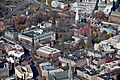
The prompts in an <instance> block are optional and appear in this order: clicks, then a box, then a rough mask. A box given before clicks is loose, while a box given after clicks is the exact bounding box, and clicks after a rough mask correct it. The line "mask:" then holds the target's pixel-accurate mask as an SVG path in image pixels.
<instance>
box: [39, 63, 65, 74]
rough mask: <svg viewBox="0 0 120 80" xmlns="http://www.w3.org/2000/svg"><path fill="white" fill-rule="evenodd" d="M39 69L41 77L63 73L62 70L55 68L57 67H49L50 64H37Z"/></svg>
mask: <svg viewBox="0 0 120 80" xmlns="http://www.w3.org/2000/svg"><path fill="white" fill-rule="evenodd" d="M39 68H40V70H41V74H42V76H48V75H50V74H54V73H55V72H62V71H63V69H60V68H57V67H55V66H53V65H51V63H49V62H47V63H41V64H39Z"/></svg>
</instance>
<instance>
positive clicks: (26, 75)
mask: <svg viewBox="0 0 120 80" xmlns="http://www.w3.org/2000/svg"><path fill="white" fill-rule="evenodd" d="M15 75H16V76H17V77H18V78H20V79H32V78H33V72H32V69H31V67H30V65H26V66H20V65H18V66H17V67H15Z"/></svg>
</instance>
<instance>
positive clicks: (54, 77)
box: [47, 71, 69, 80]
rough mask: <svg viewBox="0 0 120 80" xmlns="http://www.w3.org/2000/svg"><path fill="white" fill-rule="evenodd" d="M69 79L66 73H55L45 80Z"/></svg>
mask: <svg viewBox="0 0 120 80" xmlns="http://www.w3.org/2000/svg"><path fill="white" fill-rule="evenodd" d="M66 79H69V76H68V71H62V72H55V73H54V74H53V75H48V77H47V80H66Z"/></svg>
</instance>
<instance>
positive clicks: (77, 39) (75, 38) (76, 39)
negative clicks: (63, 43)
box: [72, 34, 87, 42]
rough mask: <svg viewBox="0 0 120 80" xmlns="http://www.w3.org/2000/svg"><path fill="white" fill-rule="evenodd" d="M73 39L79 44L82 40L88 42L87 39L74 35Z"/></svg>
mask: <svg viewBox="0 0 120 80" xmlns="http://www.w3.org/2000/svg"><path fill="white" fill-rule="evenodd" d="M72 38H73V39H74V40H75V42H79V41H80V40H84V41H85V40H87V37H85V36H83V35H80V34H79V35H74V36H72Z"/></svg>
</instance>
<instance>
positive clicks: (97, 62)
mask: <svg viewBox="0 0 120 80" xmlns="http://www.w3.org/2000/svg"><path fill="white" fill-rule="evenodd" d="M92 62H93V63H94V64H96V65H101V64H105V59H104V58H98V57H95V58H94V59H93V61H92Z"/></svg>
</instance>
